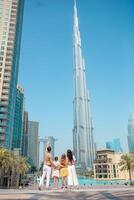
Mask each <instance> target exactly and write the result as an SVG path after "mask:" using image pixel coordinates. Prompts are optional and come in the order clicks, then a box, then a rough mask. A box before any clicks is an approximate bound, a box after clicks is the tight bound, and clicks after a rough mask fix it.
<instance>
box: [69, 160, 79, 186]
mask: <svg viewBox="0 0 134 200" xmlns="http://www.w3.org/2000/svg"><path fill="white" fill-rule="evenodd" d="M73 159H74V160H73V162H72V164H69V165H68V185H69V186H78V185H79V183H78V178H77V174H76V169H75V164H74V161H75V160H76V159H75V158H74V157H73Z"/></svg>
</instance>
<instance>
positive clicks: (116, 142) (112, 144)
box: [106, 138, 122, 153]
mask: <svg viewBox="0 0 134 200" xmlns="http://www.w3.org/2000/svg"><path fill="white" fill-rule="evenodd" d="M106 149H110V150H114V151H115V152H117V153H121V152H122V148H121V144H120V139H119V138H115V139H113V141H108V142H106Z"/></svg>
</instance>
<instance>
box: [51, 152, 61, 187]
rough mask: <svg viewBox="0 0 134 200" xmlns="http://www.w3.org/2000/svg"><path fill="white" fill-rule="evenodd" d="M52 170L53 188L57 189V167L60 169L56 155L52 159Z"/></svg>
mask: <svg viewBox="0 0 134 200" xmlns="http://www.w3.org/2000/svg"><path fill="white" fill-rule="evenodd" d="M53 165H54V167H53V171H52V178H53V180H54V188H55V189H58V178H59V175H60V173H59V169H60V162H59V161H58V157H57V156H56V157H55V158H54V161H53Z"/></svg>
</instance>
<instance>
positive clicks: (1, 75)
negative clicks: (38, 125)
mask: <svg viewBox="0 0 134 200" xmlns="http://www.w3.org/2000/svg"><path fill="white" fill-rule="evenodd" d="M23 10H24V0H0V146H4V147H6V148H11V147H12V136H13V123H14V110H15V101H16V86H17V80H18V68H19V55H20V43H21V32H22V21H23Z"/></svg>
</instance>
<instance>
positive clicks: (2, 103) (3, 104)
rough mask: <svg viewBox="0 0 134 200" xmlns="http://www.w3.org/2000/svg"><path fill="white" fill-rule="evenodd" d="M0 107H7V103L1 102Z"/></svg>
mask: <svg viewBox="0 0 134 200" xmlns="http://www.w3.org/2000/svg"><path fill="white" fill-rule="evenodd" d="M0 106H8V102H7V101H1V102H0Z"/></svg>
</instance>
